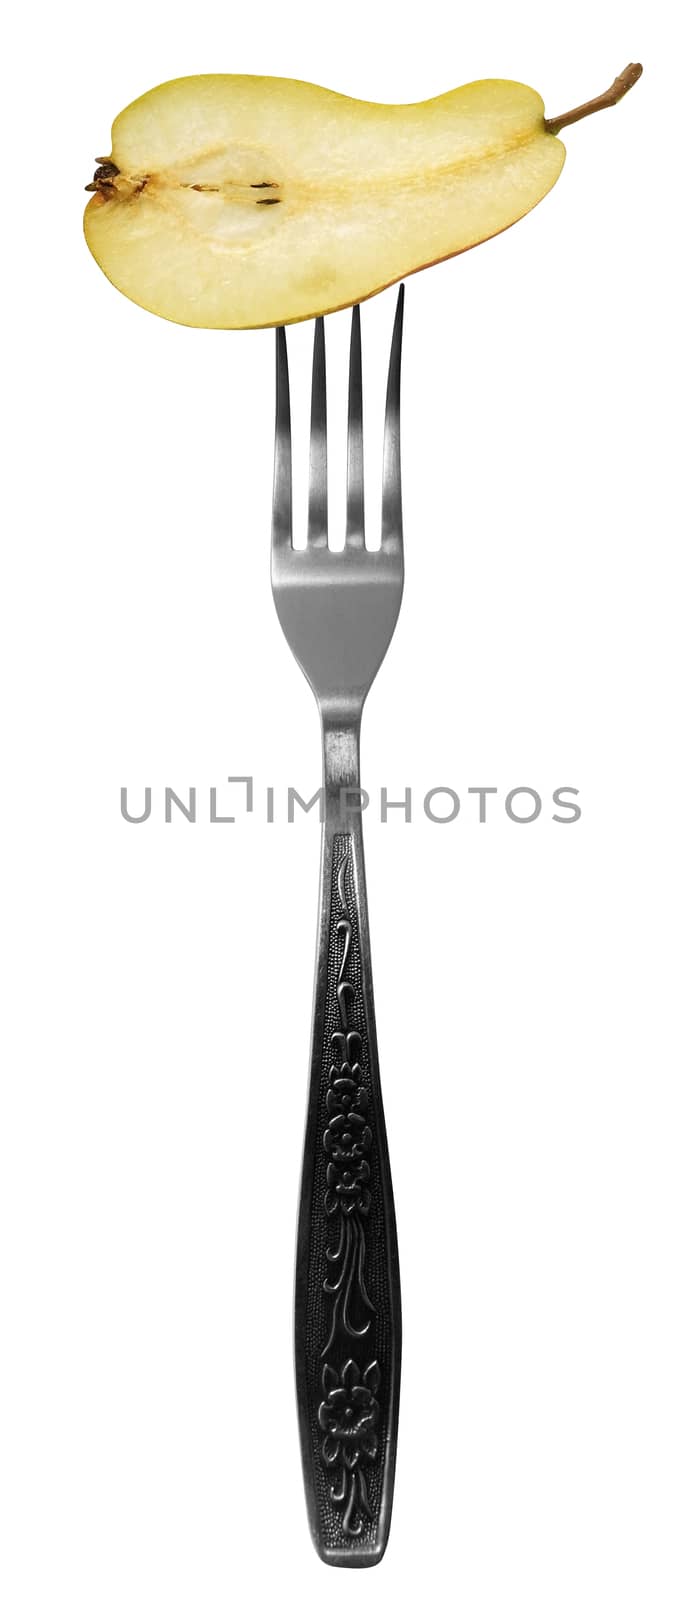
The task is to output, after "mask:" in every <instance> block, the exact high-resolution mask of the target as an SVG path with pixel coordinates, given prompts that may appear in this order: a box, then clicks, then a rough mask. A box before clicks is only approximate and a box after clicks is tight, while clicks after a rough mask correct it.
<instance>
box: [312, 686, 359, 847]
mask: <svg viewBox="0 0 694 1600" xmlns="http://www.w3.org/2000/svg"><path fill="white" fill-rule="evenodd" d="M321 727H322V731H323V790H324V794H325V821H326V825H327V827H328V829H329V830H330V831H338V830H341V831H343V832H345V833H350V832H354V831H355V828H356V827H358V826H359V825H360V822H361V807H360V803H359V802H360V794H359V791H360V775H359V730H360V727H361V706H359V708H358V709H355V710H350V712H349V713H348V714H344V713H340V714H336V713H335V712H333V711H326V710H325V709H323V710H322V711H321Z"/></svg>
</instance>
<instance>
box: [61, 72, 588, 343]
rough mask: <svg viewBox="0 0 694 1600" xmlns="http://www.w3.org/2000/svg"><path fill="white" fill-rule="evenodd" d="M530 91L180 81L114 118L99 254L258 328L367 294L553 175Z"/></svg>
mask: <svg viewBox="0 0 694 1600" xmlns="http://www.w3.org/2000/svg"><path fill="white" fill-rule="evenodd" d="M543 118H544V107H543V103H542V100H541V99H540V96H539V95H538V94H536V93H535V91H534V90H532V89H528V88H525V87H524V85H522V84H519V83H509V82H504V81H500V80H499V81H497V80H487V81H484V82H481V83H471V84H467V85H466V86H465V87H464V88H462V89H454V90H453V91H452V92H451V93H450V94H444V95H440V96H438V97H437V98H436V99H434V100H427V101H424V102H422V103H421V104H418V105H406V106H394V105H373V104H370V103H367V102H365V101H360V100H351V99H349V98H347V97H346V96H344V95H338V94H333V93H331V92H330V91H329V90H327V89H321V88H318V87H316V86H315V85H313V84H309V83H300V82H297V81H295V80H293V79H284V78H262V77H245V76H206V77H193V78H178V79H175V80H174V81H173V82H171V83H164V84H161V85H160V87H159V88H157V89H153V90H151V91H150V93H148V94H145V95H143V96H142V97H141V99H139V100H136V101H134V103H133V104H132V105H130V106H128V107H127V109H126V110H125V111H123V112H121V114H120V116H119V117H117V119H116V121H115V123H114V126H113V134H112V139H113V149H112V152H111V155H110V156H108V157H105V158H103V162H102V165H101V166H100V168H99V170H98V171H97V173H96V174H95V182H94V185H93V186H92V187H93V188H94V190H95V192H94V194H93V197H92V199H91V200H90V202H89V204H88V206H87V210H86V213H85V233H86V237H87V243H88V245H89V248H90V250H91V251H92V253H93V255H94V256H95V258H96V260H97V261H98V263H99V265H100V266H101V267H102V268H103V271H104V272H105V273H106V276H107V277H108V278H110V280H111V282H112V283H114V284H115V285H116V287H117V288H118V289H120V290H122V292H123V293H124V294H126V295H128V296H129V298H130V299H131V300H135V301H136V302H137V304H138V305H141V306H144V307H145V308H146V309H147V310H148V311H154V312H156V313H157V314H158V315H159V316H162V317H167V318H169V319H170V320H171V321H173V322H181V323H185V324H187V325H189V326H191V327H200V328H254V327H263V326H267V325H275V324H277V323H286V322H296V321H299V320H301V319H302V318H306V317H313V316H317V315H320V314H321V313H324V312H328V311H334V310H337V309H339V308H340V307H341V306H345V305H352V304H353V303H354V302H355V301H358V300H363V299H366V298H367V297H368V296H369V295H372V294H375V293H377V292H378V290H379V289H382V288H385V286H386V285H387V284H389V283H393V282H395V281H396V280H397V279H399V278H402V277H404V276H406V275H407V274H408V273H410V272H416V271H418V270H419V269H420V268H421V267H424V266H427V265H429V264H430V263H431V262H434V261H439V260H442V259H443V258H444V257H446V256H451V255H455V254H457V253H458V252H459V251H461V250H467V249H469V248H470V246H471V245H475V244H479V243H480V242H481V241H482V240H483V239H488V238H489V237H490V236H491V235H492V234H495V233H500V232H501V231H502V229H504V228H508V227H509V226H510V225H511V223H513V222H516V221H517V220H518V218H519V217H522V216H523V215H524V213H525V212H526V211H529V210H530V209H531V207H532V206H535V205H537V203H538V201H539V200H541V199H542V197H543V195H545V194H546V193H547V191H548V189H551V187H552V185H553V184H554V183H555V182H556V180H557V178H558V176H559V173H560V172H561V168H562V165H563V161H564V147H563V145H562V144H561V143H560V142H559V140H558V139H557V138H556V137H555V136H554V135H553V134H551V133H548V132H547V131H546V129H545V126H544V120H543Z"/></svg>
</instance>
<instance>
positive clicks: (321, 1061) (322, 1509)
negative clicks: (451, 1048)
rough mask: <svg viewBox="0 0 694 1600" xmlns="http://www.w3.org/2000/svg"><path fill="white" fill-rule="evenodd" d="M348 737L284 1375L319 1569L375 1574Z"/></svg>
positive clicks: (378, 1336) (371, 1296) (360, 1004)
mask: <svg viewBox="0 0 694 1600" xmlns="http://www.w3.org/2000/svg"><path fill="white" fill-rule="evenodd" d="M358 792H359V728H358V724H356V725H352V726H349V727H347V728H339V727H338V728H335V727H333V728H330V727H328V728H324V797H325V798H324V805H325V811H324V825H323V839H322V861H321V886H320V902H319V916H318V943H317V953H316V973H315V991H314V1009H313V1034H312V1044H311V1067H310V1080H309V1095H308V1112H307V1120H306V1140H305V1146H304V1161H303V1170H302V1178H301V1193H300V1201H299V1223H298V1241H297V1262H296V1301H295V1366H296V1385H297V1399H298V1410H299V1432H300V1437H301V1451H302V1458H303V1468H304V1483H305V1489H306V1501H307V1507H308V1516H309V1523H310V1527H311V1533H312V1536H313V1540H314V1543H315V1546H316V1549H317V1551H318V1554H319V1555H320V1557H321V1559H322V1560H323V1561H326V1562H328V1563H330V1565H332V1566H339V1567H366V1566H373V1565H375V1563H376V1562H377V1561H380V1559H381V1557H382V1555H383V1553H384V1550H385V1547H386V1543H387V1540H388V1531H389V1527H390V1516H391V1507H392V1497H393V1478H394V1473H395V1452H396V1443H397V1426H398V1401H399V1393H400V1350H401V1318H400V1281H399V1272H398V1251H397V1235H396V1228H395V1211H394V1206H393V1190H392V1185H391V1177H390V1165H389V1161H388V1146H387V1142H386V1127H385V1120H384V1115H383V1105H382V1101H381V1086H380V1078H379V1070H378V1052H377V1047H376V1026H375V1018H374V1003H373V986H372V980H371V953H370V948H369V927H368V918H367V907H366V879H365V873H364V846H363V838H362V824H361V811H360V810H358V809H355V800H356V798H357V795H358Z"/></svg>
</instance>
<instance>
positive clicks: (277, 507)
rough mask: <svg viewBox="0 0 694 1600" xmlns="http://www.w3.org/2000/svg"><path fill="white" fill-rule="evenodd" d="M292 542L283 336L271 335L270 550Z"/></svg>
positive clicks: (281, 331) (289, 430)
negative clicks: (272, 463) (272, 470)
mask: <svg viewBox="0 0 694 1600" xmlns="http://www.w3.org/2000/svg"><path fill="white" fill-rule="evenodd" d="M291 542H292V428H291V415H290V408H289V367H288V364H287V335H286V333H285V331H284V328H278V329H277V331H276V334H275V476H274V480H273V486H272V548H273V551H275V550H286V549H287V548H288V547H289V546H290V545H291Z"/></svg>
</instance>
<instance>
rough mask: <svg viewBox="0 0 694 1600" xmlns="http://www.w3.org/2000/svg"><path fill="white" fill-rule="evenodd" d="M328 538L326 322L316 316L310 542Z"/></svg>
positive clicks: (312, 407) (310, 481)
mask: <svg viewBox="0 0 694 1600" xmlns="http://www.w3.org/2000/svg"><path fill="white" fill-rule="evenodd" d="M327 542H328V415H327V402H326V394H325V323H324V321H323V318H322V317H317V318H316V331H315V334H314V338H313V379H312V383H311V443H310V447H309V459H308V543H309V546H310V547H312V548H313V549H315V548H316V547H317V546H319V545H326V544H327Z"/></svg>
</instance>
